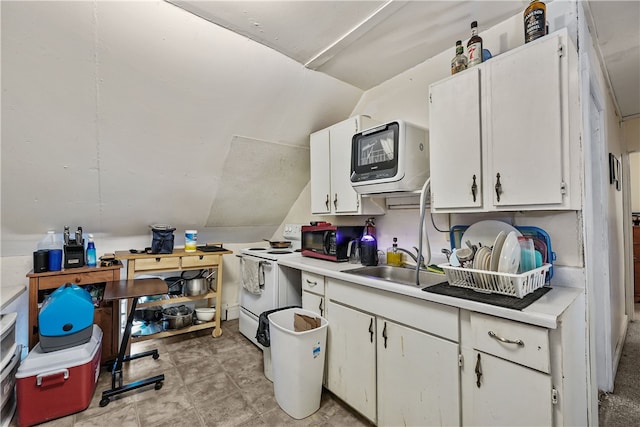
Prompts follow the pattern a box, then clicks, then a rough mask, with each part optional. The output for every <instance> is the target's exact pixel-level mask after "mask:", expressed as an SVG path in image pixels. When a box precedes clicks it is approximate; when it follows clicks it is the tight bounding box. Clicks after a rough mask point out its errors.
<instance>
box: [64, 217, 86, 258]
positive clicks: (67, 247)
mask: <svg viewBox="0 0 640 427" xmlns="http://www.w3.org/2000/svg"><path fill="white" fill-rule="evenodd" d="M74 237H75V238H74V239H72V238H71V236H70V234H69V226H68V225H65V226H64V268H77V267H84V264H85V260H84V238H83V237H82V227H78V229H77V230H76V233H75V236H74Z"/></svg>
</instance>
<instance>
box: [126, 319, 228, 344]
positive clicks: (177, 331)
mask: <svg viewBox="0 0 640 427" xmlns="http://www.w3.org/2000/svg"><path fill="white" fill-rule="evenodd" d="M215 326H216V322H215V320H212V321H211V322H205V323H200V324H199V325H191V326H188V327H186V328H181V329H171V330H168V331H162V332H158V333H155V334H149V335H140V336H136V337H134V336H132V337H131V342H138V341H146V340H151V339H155V338H165V337H172V336H174V335H179V334H186V333H189V332H194V331H200V330H202V329H209V328H215ZM216 331H219V334H217V335H216ZM220 335H222V330H221V329H220V328H215V329H214V330H213V336H214V337H215V338H217V337H219V336H220Z"/></svg>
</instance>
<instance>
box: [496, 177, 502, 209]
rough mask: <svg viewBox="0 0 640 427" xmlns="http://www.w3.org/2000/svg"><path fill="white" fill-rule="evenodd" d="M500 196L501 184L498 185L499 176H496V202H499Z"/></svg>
mask: <svg viewBox="0 0 640 427" xmlns="http://www.w3.org/2000/svg"><path fill="white" fill-rule="evenodd" d="M501 194H502V184H501V183H500V174H499V173H497V174H496V197H497V198H498V202H499V201H500V195H501Z"/></svg>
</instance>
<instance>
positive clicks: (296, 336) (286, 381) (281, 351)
mask: <svg viewBox="0 0 640 427" xmlns="http://www.w3.org/2000/svg"><path fill="white" fill-rule="evenodd" d="M294 313H298V314H304V315H306V316H309V317H316V318H320V327H318V328H315V329H311V330H308V331H303V332H296V331H295V330H294V327H293V319H294ZM328 325H329V322H327V320H326V319H325V318H323V317H321V316H318V315H317V314H316V313H314V312H312V311H308V310H303V309H301V308H290V309H287V310H281V311H277V312H275V313H271V314H270V315H269V332H270V335H271V368H272V375H273V388H274V392H275V397H276V402H278V405H280V407H281V408H282V410H284V411H285V412H286V413H287V414H289V415H290V416H292V417H293V418H295V419H298V420H300V419H302V418H306V417H308V416H309V415H311V414H313V413H314V412H316V411H317V410H318V409H319V408H320V397H321V395H322V377H323V375H324V360H325V354H326V342H327V326H328Z"/></svg>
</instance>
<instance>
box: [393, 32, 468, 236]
mask: <svg viewBox="0 0 640 427" xmlns="http://www.w3.org/2000/svg"><path fill="white" fill-rule="evenodd" d="M468 62H469V60H468V59H467V56H466V55H465V54H464V47H462V41H461V40H458V41H457V42H456V56H454V57H453V59H452V60H451V74H455V73H457V72H459V71H462V70H466V69H467V64H468ZM394 240H395V238H394Z"/></svg>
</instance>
